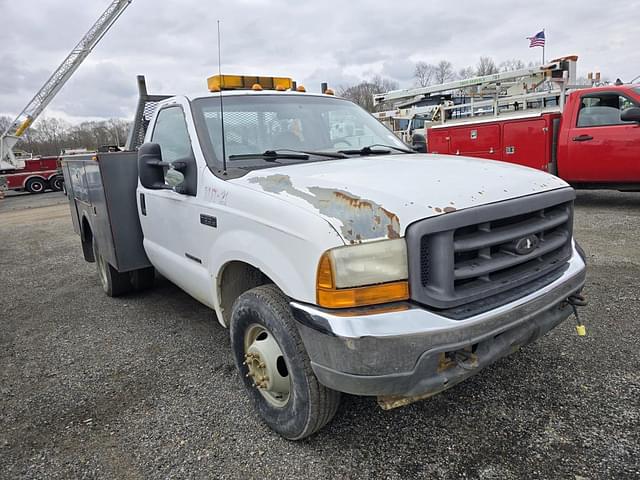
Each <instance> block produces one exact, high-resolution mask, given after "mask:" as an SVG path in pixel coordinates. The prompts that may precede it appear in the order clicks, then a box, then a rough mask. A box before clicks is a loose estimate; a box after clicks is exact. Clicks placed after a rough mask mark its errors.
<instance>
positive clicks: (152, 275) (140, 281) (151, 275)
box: [130, 267, 156, 290]
mask: <svg viewBox="0 0 640 480" xmlns="http://www.w3.org/2000/svg"><path fill="white" fill-rule="evenodd" d="M130 278H131V285H132V286H133V288H134V289H135V290H147V289H149V288H151V287H153V284H154V283H155V280H156V270H155V268H153V267H148V268H141V269H139V270H134V271H133V272H131V273H130Z"/></svg>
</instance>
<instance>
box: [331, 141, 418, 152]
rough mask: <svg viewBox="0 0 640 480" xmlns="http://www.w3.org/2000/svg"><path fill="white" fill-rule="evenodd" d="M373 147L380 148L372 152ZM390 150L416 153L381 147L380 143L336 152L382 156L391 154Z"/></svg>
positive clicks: (397, 148) (402, 149)
mask: <svg viewBox="0 0 640 480" xmlns="http://www.w3.org/2000/svg"><path fill="white" fill-rule="evenodd" d="M374 147H380V148H379V149H375V150H374ZM391 150H396V151H398V152H402V153H416V152H414V151H412V150H409V149H407V148H401V147H394V146H393V145H382V144H380V143H374V144H373V145H367V146H366V147H362V148H360V149H352V150H338V153H344V154H346V155H384V154H385V153H391Z"/></svg>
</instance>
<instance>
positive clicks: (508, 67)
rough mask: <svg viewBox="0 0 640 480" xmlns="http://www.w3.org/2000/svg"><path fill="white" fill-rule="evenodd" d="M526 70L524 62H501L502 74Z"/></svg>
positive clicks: (515, 60) (512, 60)
mask: <svg viewBox="0 0 640 480" xmlns="http://www.w3.org/2000/svg"><path fill="white" fill-rule="evenodd" d="M523 68H525V64H524V62H523V61H522V60H518V59H517V58H511V59H509V60H505V61H504V62H500V71H501V72H512V71H514V70H522V69H523Z"/></svg>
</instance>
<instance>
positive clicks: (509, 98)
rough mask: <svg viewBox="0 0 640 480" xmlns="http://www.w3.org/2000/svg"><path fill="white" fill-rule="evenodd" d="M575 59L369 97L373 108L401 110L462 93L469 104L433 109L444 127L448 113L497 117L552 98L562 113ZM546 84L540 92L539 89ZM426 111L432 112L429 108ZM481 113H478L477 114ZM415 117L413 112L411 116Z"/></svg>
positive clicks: (570, 83) (451, 104)
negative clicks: (390, 105) (382, 106)
mask: <svg viewBox="0 0 640 480" xmlns="http://www.w3.org/2000/svg"><path fill="white" fill-rule="evenodd" d="M577 59H578V57H577V56H567V57H562V58H558V59H556V60H553V61H551V62H550V63H547V64H545V65H541V66H538V67H529V68H523V69H520V70H515V71H508V72H499V73H495V74H490V75H483V76H479V77H474V78H468V79H462V80H455V81H453V82H448V83H443V84H440V85H430V86H426V87H418V88H410V89H405V90H393V91H390V92H385V93H379V94H374V95H373V103H374V105H379V104H381V103H396V105H398V106H400V107H401V106H405V105H408V104H411V103H415V102H417V101H420V100H422V99H424V98H426V97H429V96H434V97H436V98H437V96H438V95H439V94H443V93H445V92H456V91H457V92H463V97H465V98H466V97H468V98H469V99H470V102H469V103H462V104H454V102H450V101H449V102H440V104H439V105H437V106H436V108H435V110H434V112H433V117H432V120H434V121H435V120H436V119H440V121H442V122H443V123H444V121H445V119H446V117H447V115H448V114H450V113H447V112H450V111H452V110H455V109H457V110H458V111H460V110H464V109H466V113H467V114H468V115H470V116H472V117H473V116H474V115H476V109H483V110H490V111H491V112H492V114H493V115H496V116H497V115H499V114H500V112H501V111H502V110H503V109H504V108H513V109H515V110H518V108H524V109H526V108H527V105H528V102H535V101H538V102H540V101H542V103H543V104H544V102H545V101H546V100H547V99H552V98H555V99H556V101H557V104H558V106H559V108H560V110H562V108H563V106H564V99H565V94H566V89H567V88H570V87H571V86H573V85H574V83H575V79H576V62H577ZM545 82H548V83H547V84H546V85H547V87H545V88H544V89H542V90H540V88H539V87H540V86H541V85H543V84H545ZM420 108H425V107H410V108H408V109H402V108H399V109H397V110H396V111H397V112H402V111H405V112H407V113H406V115H410V113H411V112H412V111H415V110H418V109H420ZM426 108H432V109H433V108H434V107H433V106H430V107H426ZM480 111H481V110H478V112H480ZM414 113H415V112H414Z"/></svg>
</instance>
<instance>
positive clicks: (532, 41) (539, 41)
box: [527, 30, 544, 48]
mask: <svg viewBox="0 0 640 480" xmlns="http://www.w3.org/2000/svg"><path fill="white" fill-rule="evenodd" d="M527 40H529V48H533V47H544V30H542V31H541V32H538V33H536V34H535V35H534V36H533V37H527Z"/></svg>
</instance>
